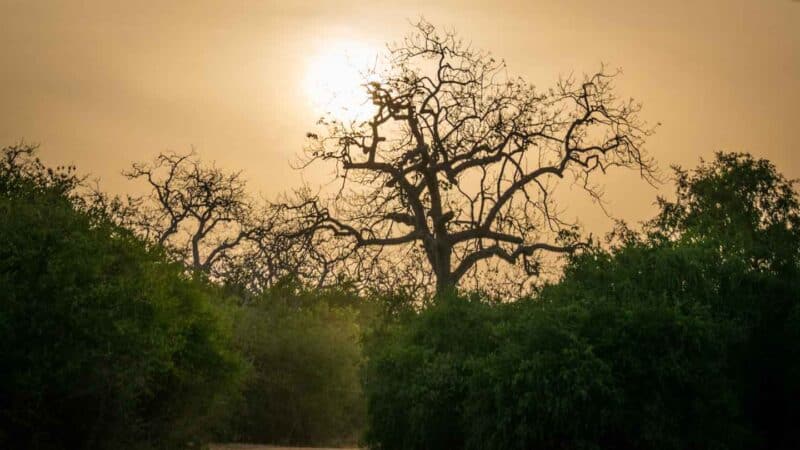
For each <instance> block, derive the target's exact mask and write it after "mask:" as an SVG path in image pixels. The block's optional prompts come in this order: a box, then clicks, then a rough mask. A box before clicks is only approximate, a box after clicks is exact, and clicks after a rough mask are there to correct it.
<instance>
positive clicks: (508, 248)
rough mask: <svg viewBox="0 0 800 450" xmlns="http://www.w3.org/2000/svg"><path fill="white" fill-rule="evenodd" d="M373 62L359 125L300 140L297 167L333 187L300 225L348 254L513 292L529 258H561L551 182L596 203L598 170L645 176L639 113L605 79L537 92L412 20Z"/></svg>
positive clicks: (565, 231) (568, 232)
mask: <svg viewBox="0 0 800 450" xmlns="http://www.w3.org/2000/svg"><path fill="white" fill-rule="evenodd" d="M385 60H386V66H387V67H386V68H385V69H379V70H377V73H375V74H370V75H371V76H369V77H368V79H367V80H365V89H366V91H367V94H368V95H369V98H370V100H371V102H372V105H373V106H374V113H373V114H372V116H371V117H370V118H369V119H367V120H365V121H363V122H361V123H352V122H342V121H339V120H336V119H335V118H323V119H322V120H321V121H320V123H321V125H323V126H324V127H325V131H324V132H321V133H319V134H318V133H309V134H308V138H309V145H308V149H307V160H306V161H305V162H306V163H308V164H310V163H312V162H315V161H322V162H326V163H328V164H330V165H332V166H334V167H335V172H334V173H335V175H336V177H337V178H338V179H339V180H340V181H341V189H339V190H338V191H337V192H336V193H335V194H333V195H332V196H331V197H330V198H318V197H316V196H312V198H309V199H308V201H307V202H305V204H304V206H305V207H306V210H307V211H308V212H307V214H308V219H309V220H308V223H307V227H308V228H309V229H311V230H312V231H314V232H317V233H323V234H330V235H334V236H339V237H345V238H347V240H348V241H350V243H351V244H352V246H353V247H354V248H356V249H359V250H364V251H366V250H365V249H367V250H368V249H370V248H372V249H383V248H386V247H391V248H393V249H394V250H393V251H395V252H400V253H401V254H402V255H403V259H404V260H405V261H403V263H405V264H409V265H411V266H412V267H415V266H414V264H415V263H416V264H418V263H417V261H416V260H418V259H420V260H422V261H423V263H422V264H423V265H425V266H426V268H427V269H426V272H427V273H429V274H432V275H434V277H433V278H434V280H433V281H434V282H435V285H436V291H437V293H442V292H444V291H446V290H449V289H452V288H454V287H456V285H458V284H459V282H460V281H462V280H463V282H464V283H462V284H467V285H468V286H470V287H472V288H475V287H477V286H476V284H477V283H478V281H479V280H480V281H484V280H485V279H486V278H484V276H486V277H489V278H490V279H493V280H495V281H496V282H498V283H499V282H500V281H501V280H504V281H506V282H507V283H509V284H512V285H514V286H515V287H519V285H520V284H521V285H523V287H524V285H525V282H526V281H529V280H530V277H531V276H535V275H538V271H539V262H540V258H539V255H540V254H541V253H542V252H555V253H563V252H569V251H573V250H574V249H575V247H576V246H577V245H578V243H577V242H574V241H573V240H570V239H567V238H569V237H572V236H573V227H574V224H572V223H569V222H568V221H567V219H566V218H565V217H563V214H561V210H562V209H563V208H562V207H560V206H559V205H558V198H559V196H560V195H559V194H558V189H557V187H558V186H559V185H560V184H561V183H562V182H564V181H565V180H573V181H574V182H575V184H576V185H577V186H578V187H580V188H583V189H585V190H586V192H587V194H588V195H590V196H592V197H595V198H596V197H598V196H600V189H599V187H598V186H597V185H596V184H595V183H596V178H597V176H599V175H601V174H603V173H606V172H607V170H608V169H609V168H611V167H625V168H630V169H633V170H636V171H637V172H639V173H640V174H642V176H643V177H644V178H651V177H652V171H653V170H654V163H653V161H652V160H651V159H650V158H649V157H648V156H647V153H646V151H645V150H644V142H645V140H646V138H647V136H649V135H650V134H651V133H652V131H653V129H652V128H651V127H649V126H648V125H646V124H645V123H644V122H643V121H642V120H641V119H640V118H639V111H640V109H641V105H639V104H638V103H636V102H634V101H633V100H632V99H628V100H626V99H621V98H619V97H618V96H617V94H616V92H615V88H614V85H613V80H614V78H615V76H616V74H615V73H609V72H607V71H605V70H604V69H601V70H600V71H599V72H598V73H595V74H593V75H588V76H585V77H583V78H581V79H576V78H573V77H569V78H564V79H561V80H560V81H559V82H558V83H557V85H556V86H554V87H552V88H550V89H546V90H538V89H536V88H534V87H533V86H532V85H530V84H529V83H527V82H525V81H523V80H522V79H521V78H518V77H513V76H510V75H508V72H507V70H506V65H505V63H504V62H503V61H501V60H498V59H496V58H494V57H493V56H492V55H491V54H489V53H488V52H484V51H481V50H477V49H475V48H473V46H471V45H470V44H469V43H468V42H464V41H463V40H462V39H461V38H459V37H458V36H457V35H455V34H454V33H451V32H442V31H441V30H437V29H436V28H435V27H434V26H432V25H431V24H429V23H427V22H425V21H420V23H418V24H416V26H415V27H414V29H413V30H412V33H410V34H409V35H408V36H407V37H406V39H405V40H404V41H402V42H401V43H399V44H395V45H390V46H389V47H388V54H387V55H386V58H385ZM376 251H380V250H376ZM498 263H499V266H500V267H502V270H501V269H499V268H498V267H497V264H498ZM514 268H517V269H520V270H519V271H515V272H514V275H513V276H512V277H504V276H503V275H504V274H505V273H507V272H508V271H509V270H511V269H514ZM479 269H480V270H479ZM404 272H405V271H402V273H404ZM467 274H469V276H466V275H467ZM483 287H484V288H487V289H488V288H490V287H495V286H483Z"/></svg>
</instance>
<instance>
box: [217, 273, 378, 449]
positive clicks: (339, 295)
mask: <svg viewBox="0 0 800 450" xmlns="http://www.w3.org/2000/svg"><path fill="white" fill-rule="evenodd" d="M357 303H358V299H357V298H356V297H355V296H354V295H353V294H352V293H348V292H346V291H338V290H334V289H330V290H323V291H310V290H302V289H300V288H299V287H297V286H295V285H291V284H290V285H289V286H278V287H276V288H275V289H273V290H271V291H267V292H266V293H264V294H263V295H262V296H260V297H259V298H258V299H257V300H256V301H255V302H254V303H252V304H250V305H246V306H242V307H241V308H239V310H238V312H237V318H236V331H235V339H236V346H237V348H238V350H239V351H241V353H242V354H243V355H244V356H245V357H246V358H247V360H248V361H249V363H250V365H251V371H250V375H249V377H248V378H247V380H246V382H245V386H244V390H243V393H242V395H243V403H242V404H241V405H240V407H239V410H238V411H237V413H236V416H235V417H234V418H233V423H232V427H231V430H230V431H229V432H228V434H227V436H226V437H228V438H229V439H232V440H237V441H244V442H256V443H269V444H285V445H340V444H353V443H355V442H356V441H357V439H358V436H359V434H360V433H361V430H362V428H363V417H364V400H363V395H362V391H361V386H360V380H359V368H360V364H361V361H362V358H361V345H360V334H361V325H360V318H359V314H358V312H357V311H356V310H355V309H354V308H353V307H351V306H350V305H355V304H357Z"/></svg>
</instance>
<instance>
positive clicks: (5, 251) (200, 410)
mask: <svg viewBox="0 0 800 450" xmlns="http://www.w3.org/2000/svg"><path fill="white" fill-rule="evenodd" d="M8 154H9V153H4V155H3V156H4V157H6V156H7V155H8ZM23 156H24V155H23ZM8 161H10V159H7V160H6V164H4V165H3V166H2V167H1V169H2V170H0V188H2V189H0V447H2V448H29V449H81V448H109V449H110V448H113V449H124V448H153V447H165V448H179V447H182V446H185V445H187V444H189V443H190V441H193V442H199V441H201V440H202V439H203V437H204V435H205V430H207V429H208V428H209V425H210V423H211V422H213V421H215V420H216V418H215V417H214V416H213V412H216V411H220V410H221V409H222V408H223V407H224V405H223V404H222V403H223V400H224V398H227V397H226V395H227V393H229V392H231V391H235V386H236V378H237V374H238V373H239V366H240V363H239V360H238V358H237V356H236V355H235V354H234V353H233V352H232V351H231V350H230V349H231V345H230V340H229V330H228V329H226V327H227V326H226V325H225V321H224V320H223V319H224V318H223V317H221V316H220V314H219V311H218V310H217V309H216V308H214V307H213V306H212V301H213V299H214V296H215V295H216V294H215V293H214V290H213V289H211V288H209V287H208V286H207V285H206V284H205V283H203V282H202V281H198V280H192V279H189V278H187V277H186V276H185V275H184V271H183V267H182V266H180V265H177V264H173V263H171V262H169V261H168V260H166V259H165V258H164V257H163V256H162V255H161V254H159V252H157V251H151V250H148V249H147V248H146V246H145V245H144V244H143V243H142V242H140V241H139V240H137V239H136V238H134V237H133V236H132V235H131V234H130V233H128V232H127V231H125V230H122V229H119V228H117V227H115V226H113V225H111V224H109V223H108V222H106V221H104V220H102V218H99V217H96V216H92V215H89V214H86V213H83V212H81V211H79V210H78V209H77V208H76V205H75V203H74V201H75V199H74V198H73V197H71V192H70V189H71V187H70V186H69V183H56V182H53V181H52V180H53V179H54V178H55V179H58V177H60V176H62V175H63V172H58V171H55V172H54V171H49V172H48V171H47V170H46V169H44V168H43V166H41V165H37V164H32V163H31V164H27V165H22V166H21V165H20V164H18V163H19V162H20V161H17V162H14V163H13V164H12V163H8ZM20 168H22V169H23V170H20ZM59 174H60V175H59ZM61 179H64V178H61ZM64 186H67V188H62V187H64Z"/></svg>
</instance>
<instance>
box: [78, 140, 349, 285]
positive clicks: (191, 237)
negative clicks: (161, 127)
mask: <svg viewBox="0 0 800 450" xmlns="http://www.w3.org/2000/svg"><path fill="white" fill-rule="evenodd" d="M123 173H124V175H126V176H127V177H128V178H130V179H142V180H144V181H146V182H147V184H148V187H149V192H148V193H147V194H146V195H145V196H144V197H128V198H127V199H120V198H117V197H115V198H109V197H108V196H106V195H105V194H103V193H102V192H101V191H100V190H99V189H95V190H94V194H93V200H92V204H93V205H95V206H94V207H95V208H96V209H99V210H102V211H104V213H105V214H106V215H107V216H112V217H113V218H114V220H115V221H116V222H118V223H119V224H120V225H121V226H124V227H126V228H130V229H132V230H134V231H135V232H137V233H138V234H139V235H141V236H142V237H143V238H144V239H145V240H147V241H148V242H151V243H153V244H155V245H158V246H162V247H164V248H167V249H168V250H170V251H171V252H173V253H174V254H176V255H177V256H178V257H179V258H181V259H182V260H183V261H185V262H186V264H187V266H189V267H190V268H191V269H192V270H195V271H199V272H203V273H206V274H208V275H209V276H211V277H212V278H214V279H216V280H218V281H222V282H225V283H228V284H235V285H239V286H241V287H243V288H245V289H247V290H249V291H250V292H255V293H257V292H260V291H262V290H264V289H268V288H270V287H271V286H273V285H275V284H276V283H277V282H278V281H279V280H282V279H285V278H294V279H296V280H298V281H300V282H301V283H303V284H308V285H314V286H318V287H321V286H325V285H327V284H330V283H332V282H334V276H335V270H336V269H335V268H336V267H337V264H338V263H339V262H340V261H342V260H344V259H345V258H346V256H347V255H345V254H343V253H342V252H341V250H342V249H339V248H337V247H336V246H331V245H327V241H328V240H329V239H328V238H326V237H325V236H321V235H314V234H308V233H305V232H298V227H299V226H300V224H302V223H303V222H302V221H298V220H297V216H296V212H295V210H294V208H292V207H289V206H287V203H286V202H283V203H271V202H268V201H257V200H256V199H254V198H253V197H252V196H251V195H250V193H249V192H248V191H247V189H246V183H245V181H244V180H243V179H242V177H241V174H240V173H239V172H226V171H223V170H221V169H219V168H217V167H215V166H214V165H209V164H206V163H203V161H201V160H200V158H199V157H197V155H196V154H195V153H194V152H190V153H186V154H176V153H161V154H159V155H158V156H156V158H155V159H154V160H153V161H152V162H147V163H135V164H133V166H132V168H131V169H130V170H128V171H126V172H123Z"/></svg>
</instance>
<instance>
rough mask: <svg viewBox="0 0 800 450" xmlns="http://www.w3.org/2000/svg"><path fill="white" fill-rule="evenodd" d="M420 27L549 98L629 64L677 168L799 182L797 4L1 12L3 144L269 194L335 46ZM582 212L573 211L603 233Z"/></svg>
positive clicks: (634, 204)
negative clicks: (571, 79)
mask: <svg viewBox="0 0 800 450" xmlns="http://www.w3.org/2000/svg"><path fill="white" fill-rule="evenodd" d="M420 16H424V17H425V18H426V19H428V20H429V21H430V22H432V23H434V24H435V25H437V26H440V27H446V28H448V29H453V30H455V31H457V32H458V33H459V34H460V35H462V36H463V37H464V38H465V39H467V40H469V41H471V42H472V43H473V45H474V46H476V47H480V48H484V49H486V50H490V51H492V53H493V54H494V55H496V56H499V57H502V58H504V59H505V60H506V61H507V63H508V66H509V71H510V72H511V73H513V74H516V75H520V76H522V77H524V78H525V79H527V80H528V81H530V82H532V83H533V84H535V85H537V86H540V87H548V86H549V85H551V84H552V83H553V82H554V80H556V79H557V78H558V76H559V75H563V74H568V73H570V72H574V73H577V74H580V73H582V72H587V71H593V70H596V69H598V68H599V66H600V63H601V62H605V63H607V64H608V65H609V66H610V67H612V68H615V67H619V68H621V69H622V70H623V75H622V76H621V78H620V79H619V81H618V83H617V87H618V93H619V94H620V96H623V97H629V96H631V97H635V98H636V99H639V100H641V101H642V102H643V103H644V111H643V117H644V118H645V119H646V120H648V121H649V122H651V123H655V122H662V124H663V125H662V126H661V127H660V128H659V129H658V131H657V133H656V135H655V136H653V137H652V138H651V139H650V140H649V143H648V146H647V148H648V149H649V151H650V153H651V154H652V155H653V156H654V157H655V158H656V159H657V161H658V162H659V165H660V166H661V167H663V168H667V167H669V165H671V164H675V163H678V164H682V165H685V166H693V165H695V164H696V163H697V161H698V159H699V157H701V156H705V157H708V156H710V155H711V153H712V152H714V151H716V150H731V151H733V150H737V151H749V152H751V153H753V154H755V155H758V156H764V157H767V158H769V159H771V160H772V161H774V162H775V163H776V164H777V165H778V167H779V169H781V170H782V171H783V172H784V173H785V174H786V175H788V176H790V177H800V157H798V156H797V153H796V152H797V150H798V149H800V147H798V145H797V142H798V137H797V130H798V129H799V128H800V2H798V1H792V0H713V1H712V0H708V1H702V0H697V1H683V0H679V1H662V2H651V1H642V0H631V1H623V0H611V1H598V0H547V1H544V0H528V1H502V0H491V1H440V2H436V1H431V0H428V1H419V2H417V1H410V0H402V1H382V0H371V1H320V0H317V1H282V2H277V1H276V2H271V1H240V2H239V1H231V0H228V1H213V2H212V1H205V0H204V1H198V0H191V1H188V0H186V1H166V0H164V1H158V2H147V1H126V2H114V1H37V0H25V1H15V0H0V56H2V58H0V64H2V65H0V100H1V101H0V145H7V144H11V143H14V142H17V141H19V140H20V139H25V140H26V141H28V142H35V143H40V144H41V145H42V147H41V153H42V157H43V159H45V161H47V162H50V163H65V162H69V163H74V164H76V165H77V166H78V167H79V169H81V170H82V171H88V172H91V173H92V174H94V175H96V176H99V177H101V179H102V182H103V185H104V186H106V187H107V188H108V189H109V190H112V191H120V190H123V189H125V188H126V183H127V182H126V181H124V180H123V179H122V177H121V176H119V171H120V170H121V169H123V168H125V167H127V166H128V165H129V164H130V163H131V162H132V161H134V160H142V159H150V158H151V157H152V156H153V155H154V154H156V153H157V152H158V151H161V150H165V149H171V150H177V151H183V150H187V149H189V148H190V146H194V147H195V148H196V149H197V151H198V152H199V153H200V155H201V156H202V157H203V158H204V159H207V160H215V161H216V162H217V163H218V164H219V165H221V166H224V167H226V168H231V169H244V173H245V175H246V177H247V178H248V179H249V180H250V183H251V186H252V187H253V188H254V189H255V190H260V191H262V192H264V193H265V194H268V195H271V194H274V193H277V192H279V191H282V190H285V189H287V188H290V187H292V186H295V185H297V184H298V183H299V180H300V174H299V173H297V172H296V171H293V170H292V169H290V167H289V163H290V162H291V160H292V158H293V155H295V154H297V153H298V152H299V151H300V150H301V148H302V145H303V142H304V133H305V131H307V130H309V129H311V128H312V126H313V124H314V122H315V119H316V113H315V111H314V109H313V108H312V103H311V101H310V99H309V96H308V95H307V89H306V86H304V83H305V82H306V81H304V80H307V79H308V76H309V71H312V70H314V66H315V63H316V62H319V61H320V55H324V53H325V51H326V49H328V48H331V45H332V44H333V45H334V46H335V43H337V42H340V43H341V42H345V43H353V42H357V43H363V45H364V46H371V47H374V48H379V47H380V46H381V45H382V44H383V43H385V42H388V41H393V40H397V39H399V38H401V37H402V36H403V34H404V33H406V32H408V31H409V30H410V27H409V20H415V19H417V18H419V17H420ZM618 175H619V176H618ZM606 184H607V189H606V192H607V200H608V202H609V207H610V210H611V212H613V213H615V214H616V215H618V216H621V217H624V218H627V219H629V220H639V219H642V218H644V217H645V216H647V215H649V213H650V212H651V211H652V206H651V203H652V200H653V198H654V196H655V194H656V191H655V190H654V189H652V188H650V187H648V186H647V185H645V184H644V183H643V182H641V181H638V180H637V179H636V177H635V176H633V175H631V174H620V173H619V172H616V173H612V175H611V176H609V177H607V183H606ZM667 187H668V186H667ZM582 208H583V205H581V204H577V205H575V206H573V207H572V208H571V209H570V211H571V212H574V214H575V215H577V216H581V217H583V221H584V222H585V223H586V222H588V223H586V224H587V225H588V226H589V228H593V229H596V230H597V231H601V230H602V229H604V227H605V225H607V221H603V220H600V219H597V217H598V216H597V215H596V213H594V212H592V213H586V214H584V213H583V211H582Z"/></svg>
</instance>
